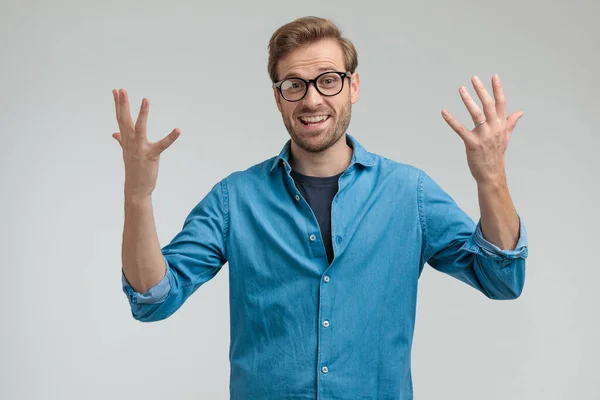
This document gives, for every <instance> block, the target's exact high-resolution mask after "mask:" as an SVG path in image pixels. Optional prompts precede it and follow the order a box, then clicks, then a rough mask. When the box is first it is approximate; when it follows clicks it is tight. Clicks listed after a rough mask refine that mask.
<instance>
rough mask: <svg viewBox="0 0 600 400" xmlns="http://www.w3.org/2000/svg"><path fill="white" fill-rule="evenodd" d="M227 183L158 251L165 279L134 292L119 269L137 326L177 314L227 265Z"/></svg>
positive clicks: (198, 206)
mask: <svg viewBox="0 0 600 400" xmlns="http://www.w3.org/2000/svg"><path fill="white" fill-rule="evenodd" d="M228 210H229V205H228V191H227V181H226V179H223V180H222V181H220V182H219V183H217V184H216V185H214V186H213V187H212V189H211V190H210V191H209V193H208V194H207V195H206V196H205V197H204V198H203V199H202V200H201V201H200V202H199V203H198V204H197V205H196V206H195V207H194V208H193V210H192V211H191V212H190V213H189V214H188V216H187V218H186V219H185V222H184V224H183V227H182V229H181V231H180V232H179V233H178V234H177V235H176V236H175V237H174V238H173V240H172V241H171V242H170V243H169V244H167V245H166V246H164V247H163V248H162V249H161V253H162V255H163V258H164V261H165V267H166V271H165V276H164V277H163V278H162V279H161V280H160V281H159V282H158V283H157V284H156V285H155V286H153V287H152V288H151V289H150V290H149V291H148V292H146V293H138V292H136V291H135V290H134V289H133V288H132V287H131V285H130V284H129V282H128V281H127V278H126V277H125V274H124V273H123V269H122V268H121V284H122V288H123V292H124V293H125V295H126V296H127V298H128V299H129V305H130V307H131V313H132V316H133V317H134V318H135V319H136V320H139V321H141V322H153V321H159V320H163V319H165V318H167V317H169V316H170V315H172V314H173V313H174V312H175V311H177V310H178V309H179V308H180V307H181V306H182V305H183V304H184V303H185V301H186V300H187V299H188V297H189V296H191V295H192V294H193V293H194V292H195V291H196V290H197V289H198V288H199V287H200V286H201V285H203V284H204V283H206V282H207V281H209V280H211V279H212V278H213V277H214V276H215V275H216V274H217V273H218V272H219V271H220V270H221V268H222V267H223V265H224V264H225V263H226V262H227V256H226V238H227V232H228V229H229V225H228V215H229V214H228Z"/></svg>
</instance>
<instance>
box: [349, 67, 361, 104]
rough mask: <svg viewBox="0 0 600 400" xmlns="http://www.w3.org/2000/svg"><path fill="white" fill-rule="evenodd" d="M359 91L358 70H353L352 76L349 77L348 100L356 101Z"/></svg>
mask: <svg viewBox="0 0 600 400" xmlns="http://www.w3.org/2000/svg"><path fill="white" fill-rule="evenodd" d="M359 93H360V78H359V76H358V72H356V71H354V73H353V74H352V78H351V79H350V100H352V104H354V103H356V102H357V101H358V95H359Z"/></svg>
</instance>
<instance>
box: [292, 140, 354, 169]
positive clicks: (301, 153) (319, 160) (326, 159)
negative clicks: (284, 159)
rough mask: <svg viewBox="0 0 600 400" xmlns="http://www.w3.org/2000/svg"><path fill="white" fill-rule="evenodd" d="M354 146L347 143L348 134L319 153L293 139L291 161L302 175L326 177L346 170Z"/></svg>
mask: <svg viewBox="0 0 600 400" xmlns="http://www.w3.org/2000/svg"><path fill="white" fill-rule="evenodd" d="M352 152H353V150H352V147H350V146H348V144H347V143H346V134H344V135H342V136H341V137H340V139H339V140H338V141H337V142H336V143H335V144H334V145H333V146H331V147H330V148H328V149H327V150H325V151H322V152H319V153H311V152H308V151H306V150H303V149H301V148H300V147H298V146H297V145H296V143H294V141H293V140H292V143H291V148H290V156H289V163H290V165H291V167H292V169H293V170H294V171H296V172H298V173H300V174H302V175H308V176H318V177H326V176H333V175H337V174H339V173H341V172H344V171H345V170H346V168H348V166H349V165H350V162H351V160H352Z"/></svg>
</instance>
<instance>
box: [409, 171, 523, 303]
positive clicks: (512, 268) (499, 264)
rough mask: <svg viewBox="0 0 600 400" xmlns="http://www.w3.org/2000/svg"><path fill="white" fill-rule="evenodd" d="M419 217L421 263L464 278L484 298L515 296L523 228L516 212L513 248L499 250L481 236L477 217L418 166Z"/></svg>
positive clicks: (519, 284) (518, 288)
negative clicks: (484, 296)
mask: <svg viewBox="0 0 600 400" xmlns="http://www.w3.org/2000/svg"><path fill="white" fill-rule="evenodd" d="M418 201H419V217H420V221H421V230H422V246H421V265H423V264H424V263H428V264H429V265H430V266H432V267H433V268H434V269H436V270H438V271H440V272H443V273H446V274H448V275H450V276H452V277H454V278H457V279H459V280H461V281H462V282H465V283H467V284H468V285H470V286H472V287H474V288H475V289H477V290H479V291H480V292H482V293H483V294H484V295H486V296H487V297H488V298H490V299H495V300H509V299H515V298H517V297H519V296H520V295H521V293H522V291H523V286H524V283H525V259H526V258H527V256H528V246H527V240H528V239H527V231H526V229H525V224H524V223H523V220H522V218H521V215H520V214H517V216H518V218H519V239H518V242H517V245H516V246H515V248H514V249H512V250H508V249H504V250H503V249H500V248H499V247H498V246H496V245H495V244H493V243H491V242H489V241H488V240H486V239H485V238H484V237H483V234H482V231H481V219H479V221H478V222H477V224H475V222H474V221H473V219H471V217H469V216H468V215H467V214H466V213H465V212H464V211H463V210H462V209H461V208H460V207H459V206H458V205H457V204H456V202H455V201H454V200H453V199H452V197H451V196H450V195H449V194H448V193H446V192H445V191H444V190H443V189H442V188H441V187H440V186H439V185H438V184H437V183H436V182H435V181H434V180H433V179H432V178H431V177H430V176H429V175H427V174H426V173H425V172H424V171H420V174H419V183H418Z"/></svg>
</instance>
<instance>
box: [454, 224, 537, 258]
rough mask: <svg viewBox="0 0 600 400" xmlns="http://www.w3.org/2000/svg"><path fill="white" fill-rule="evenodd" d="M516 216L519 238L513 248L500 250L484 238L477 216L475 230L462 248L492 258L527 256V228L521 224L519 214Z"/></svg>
mask: <svg viewBox="0 0 600 400" xmlns="http://www.w3.org/2000/svg"><path fill="white" fill-rule="evenodd" d="M517 216H518V217H519V240H518V241H517V245H516V246H515V248H514V249H513V250H502V249H501V248H500V247H498V246H496V245H495V244H493V243H491V242H489V241H488V240H486V239H485V238H484V237H483V232H482V231H481V218H479V221H478V222H477V227H476V228H475V232H474V233H473V235H471V237H470V238H469V239H468V240H467V242H466V243H465V245H464V246H463V248H464V249H466V250H469V251H472V252H474V253H480V254H484V255H487V256H489V257H492V258H498V257H500V258H504V259H512V258H527V254H528V249H527V245H528V243H527V242H528V240H527V230H526V229H525V224H523V221H522V219H521V216H520V215H519V214H517Z"/></svg>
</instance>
